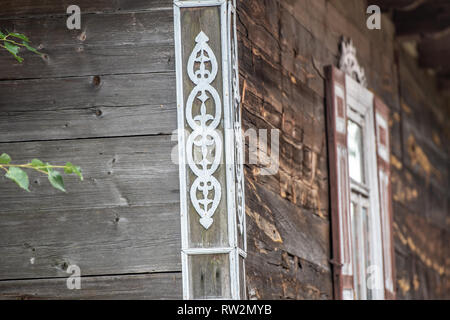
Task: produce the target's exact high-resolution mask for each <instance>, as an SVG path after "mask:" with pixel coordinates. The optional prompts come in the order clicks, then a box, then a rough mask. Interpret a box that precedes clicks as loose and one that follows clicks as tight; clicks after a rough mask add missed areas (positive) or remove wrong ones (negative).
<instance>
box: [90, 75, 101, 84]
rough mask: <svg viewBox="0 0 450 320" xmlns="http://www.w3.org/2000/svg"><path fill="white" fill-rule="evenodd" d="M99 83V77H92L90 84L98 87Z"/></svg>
mask: <svg viewBox="0 0 450 320" xmlns="http://www.w3.org/2000/svg"><path fill="white" fill-rule="evenodd" d="M101 83H102V79H101V78H100V76H94V77H93V78H92V84H93V85H94V86H95V87H98V86H100V84H101Z"/></svg>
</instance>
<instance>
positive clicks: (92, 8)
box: [0, 0, 172, 18]
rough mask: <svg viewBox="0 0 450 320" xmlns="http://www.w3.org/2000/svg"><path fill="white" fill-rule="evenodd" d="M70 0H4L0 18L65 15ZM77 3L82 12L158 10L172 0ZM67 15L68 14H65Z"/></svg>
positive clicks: (97, 0) (70, 3)
mask: <svg viewBox="0 0 450 320" xmlns="http://www.w3.org/2000/svg"><path fill="white" fill-rule="evenodd" d="M72 4H73V1H72V2H71V1H70V0H47V1H45V2H44V3H38V2H36V1H33V0H5V1H3V2H2V5H3V6H4V8H2V12H1V13H0V18H5V17H30V16H34V15H64V16H65V15H66V10H67V7H68V6H70V5H72ZM77 5H78V6H79V7H80V9H81V12H82V13H99V12H110V13H114V12H121V11H140V10H158V9H160V8H166V9H167V8H171V5H172V0H133V1H129V0H118V1H110V0H96V1H90V0H79V1H77ZM67 16H68V15H67Z"/></svg>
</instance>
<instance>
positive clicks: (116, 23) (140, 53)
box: [0, 9, 175, 79]
mask: <svg viewBox="0 0 450 320" xmlns="http://www.w3.org/2000/svg"><path fill="white" fill-rule="evenodd" d="M82 19H83V20H82V21H83V22H82V29H81V30H68V29H67V28H66V25H65V24H66V18H65V17H37V18H28V19H12V20H2V26H3V28H4V29H8V30H15V31H17V32H26V34H27V36H28V37H29V38H30V39H31V40H32V43H33V45H34V46H35V47H37V48H38V49H39V50H40V51H41V52H42V53H44V54H45V55H44V56H43V57H42V58H41V57H39V56H37V55H34V54H31V53H29V52H26V51H24V52H23V53H22V55H23V57H24V58H25V62H23V63H21V64H19V63H17V62H15V61H14V59H13V58H12V57H11V56H10V55H9V54H8V52H6V51H4V50H3V51H1V52H0V64H1V65H2V66H3V68H2V69H3V72H2V75H1V79H23V78H49V77H67V76H72V77H73V76H82V75H101V74H118V73H148V72H167V71H174V70H175V65H174V44H173V14H172V10H167V9H166V10H158V11H151V12H141V13H124V14H95V15H83V16H82Z"/></svg>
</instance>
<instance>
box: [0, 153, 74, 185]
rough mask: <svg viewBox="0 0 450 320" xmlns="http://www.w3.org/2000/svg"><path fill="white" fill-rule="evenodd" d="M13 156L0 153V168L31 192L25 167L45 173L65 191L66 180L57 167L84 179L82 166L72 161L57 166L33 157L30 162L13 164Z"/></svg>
mask: <svg viewBox="0 0 450 320" xmlns="http://www.w3.org/2000/svg"><path fill="white" fill-rule="evenodd" d="M11 161H12V159H11V157H10V156H9V155H8V154H6V153H3V154H2V155H0V170H4V171H5V172H6V174H5V177H6V178H8V179H10V180H12V181H14V182H15V183H17V185H18V186H19V187H21V188H22V189H24V190H26V191H28V192H30V189H29V186H30V181H29V178H28V174H27V173H26V171H25V170H24V169H29V170H34V171H37V172H39V173H42V174H45V175H47V177H48V180H49V181H50V184H51V185H52V186H53V187H54V188H56V189H58V190H60V191H63V192H66V189H65V188H64V180H63V177H62V174H61V172H59V171H58V170H57V169H63V170H64V173H65V174H75V175H77V176H78V177H79V178H80V180H81V181H83V175H82V174H81V168H80V167H78V166H75V165H73V164H72V163H71V162H67V163H66V165H65V166H55V165H51V164H50V163H48V162H47V163H44V162H42V161H41V160H39V159H33V160H31V162H29V163H25V164H12V163H11Z"/></svg>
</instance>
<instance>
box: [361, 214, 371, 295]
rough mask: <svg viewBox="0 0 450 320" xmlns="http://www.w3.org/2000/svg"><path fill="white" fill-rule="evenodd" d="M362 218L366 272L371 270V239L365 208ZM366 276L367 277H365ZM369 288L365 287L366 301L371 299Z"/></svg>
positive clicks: (368, 219) (368, 218)
mask: <svg viewBox="0 0 450 320" xmlns="http://www.w3.org/2000/svg"><path fill="white" fill-rule="evenodd" d="M362 217H363V221H364V231H365V234H366V241H365V255H366V266H365V268H366V272H367V270H371V267H372V264H373V262H372V253H371V250H370V239H371V237H372V235H371V232H370V217H369V211H368V209H367V208H365V207H363V208H362ZM367 276H368V275H367ZM370 287H371V286H370V285H368V286H367V299H369V300H371V299H372V298H373V295H372V290H371V289H372V288H370Z"/></svg>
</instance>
